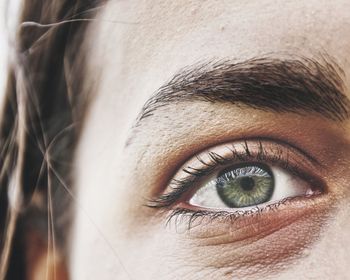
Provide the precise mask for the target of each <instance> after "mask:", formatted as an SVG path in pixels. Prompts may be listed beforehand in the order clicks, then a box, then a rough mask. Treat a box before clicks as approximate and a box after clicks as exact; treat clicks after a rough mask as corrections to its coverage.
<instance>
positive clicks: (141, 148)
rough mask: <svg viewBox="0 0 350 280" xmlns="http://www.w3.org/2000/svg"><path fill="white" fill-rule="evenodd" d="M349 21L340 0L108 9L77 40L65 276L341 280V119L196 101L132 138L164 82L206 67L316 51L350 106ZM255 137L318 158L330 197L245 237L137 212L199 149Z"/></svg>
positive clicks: (344, 206)
mask: <svg viewBox="0 0 350 280" xmlns="http://www.w3.org/2000/svg"><path fill="white" fill-rule="evenodd" d="M349 11H350V4H349V2H348V1H332V2H331V1H279V2H276V1H211V0H208V1H122V2H121V1H110V2H109V3H108V4H107V6H106V7H104V8H103V9H102V11H101V12H100V13H99V15H98V16H97V19H96V22H94V23H93V24H92V25H91V29H90V30H89V32H88V36H87V39H86V46H87V47H86V49H87V50H88V54H89V71H88V73H87V75H88V77H90V78H88V79H87V80H88V82H89V84H88V85H87V88H90V89H91V88H93V89H94V100H93V102H92V104H91V107H90V109H89V111H88V114H87V118H86V119H85V123H84V128H83V132H82V135H81V138H80V143H79V146H78V150H77V153H76V155H75V166H76V174H75V178H76V179H75V180H76V182H75V200H74V201H73V202H72V203H74V206H75V209H74V217H73V228H72V231H71V237H70V238H69V241H70V247H69V248H70V255H69V257H68V258H66V260H67V267H68V270H69V273H70V275H71V279H145V280H146V279H164V280H167V279H169V280H173V279H262V278H265V279H330V278H332V279H345V278H347V277H348V264H349V263H350V253H349V252H350V242H349V240H348V238H349V236H350V225H349V223H348V221H349V218H350V204H349V200H350V196H349V195H350V193H349V189H348V184H349V183H350V169H349V166H350V165H349V159H350V145H349V144H350V126H349V120H343V121H341V122H336V121H333V120H329V119H325V118H323V117H322V116H320V115H314V114H304V115H300V114H295V113H282V114H279V113H275V112H267V111H262V110H258V109H252V108H246V107H237V106H233V105H232V104H226V103H209V102H201V101H195V102H187V103H181V102H180V103H176V104H172V105H168V106H166V107H163V108H161V109H160V110H158V111H156V112H155V113H154V114H153V116H152V117H150V118H148V119H147V120H145V121H144V122H143V123H142V124H141V125H140V126H138V128H137V131H135V130H133V129H132V127H133V125H134V124H135V120H136V119H137V117H138V115H139V113H140V111H141V108H142V106H143V104H144V103H145V102H146V101H147V100H148V99H149V98H150V97H151V96H152V95H153V94H154V92H156V91H157V89H158V88H159V87H161V86H162V85H163V84H164V83H166V82H167V81H168V80H169V79H170V78H171V77H172V76H173V75H174V74H175V73H177V72H178V71H179V70H180V69H182V68H184V67H188V66H189V65H192V64H195V63H198V62H201V61H206V60H213V59H214V60H220V59H232V60H235V61H243V60H245V59H249V58H252V57H261V56H266V55H269V56H272V57H276V58H281V59H283V58H284V57H293V56H306V57H309V58H315V59H318V57H319V55H320V54H322V53H327V54H328V55H329V56H331V57H332V58H334V60H335V61H336V62H337V63H338V65H339V66H340V67H341V68H342V69H343V71H344V75H343V76H342V78H343V80H344V85H345V91H344V94H345V95H347V96H348V97H349V98H350V91H349V90H348V88H350V80H349V77H350V60H349V57H350V39H349V34H350V13H349ZM260 136H261V137H262V136H264V137H265V136H268V137H269V138H278V139H284V140H288V141H289V142H292V143H295V144H296V145H297V146H298V147H301V148H302V149H303V150H304V151H307V153H309V154H311V155H313V157H315V158H317V160H318V161H319V162H321V163H322V164H323V165H324V166H325V168H324V170H323V171H322V174H321V175H320V176H321V177H322V180H324V181H325V183H326V185H327V190H328V193H327V195H324V196H322V198H320V199H319V198H317V199H315V198H307V199H306V200H305V201H304V202H305V203H303V204H300V205H299V204H291V205H286V206H283V207H282V208H281V209H279V210H276V211H275V212H274V214H273V216H269V217H268V218H266V220H265V223H268V224H269V225H270V224H271V223H272V224H273V223H274V221H279V223H278V225H274V226H271V227H272V229H273V230H272V232H269V231H268V230H267V229H266V228H265V227H266V226H264V225H263V223H262V222H259V224H258V226H257V229H256V230H255V231H254V233H251V232H250V233H249V234H248V233H247V232H244V230H243V229H244V227H245V226H246V225H247V224H246V223H243V222H242V224H241V228H239V226H237V225H236V226H233V227H234V230H232V225H228V224H226V223H223V222H220V221H213V222H212V223H211V224H210V225H209V224H202V225H199V226H198V227H196V228H195V229H194V230H193V231H190V232H187V231H185V230H182V229H183V228H186V225H184V226H182V225H180V226H179V227H180V230H178V231H176V230H175V229H174V227H169V226H166V221H167V214H168V212H167V211H170V210H171V209H166V210H165V211H164V209H163V210H161V209H151V208H148V207H146V206H145V202H146V200H147V198H150V197H152V196H153V195H154V194H160V193H162V191H164V190H165V189H166V187H167V184H168V182H169V180H171V179H172V178H173V177H174V175H175V174H176V172H178V171H179V169H180V167H181V165H183V164H184V162H186V161H188V160H191V158H193V157H194V156H195V155H196V154H198V153H199V152H200V151H203V150H206V149H208V148H210V147H215V146H217V145H219V144H222V143H232V142H235V141H236V140H237V139H240V138H242V137H244V138H246V137H260ZM126 143H128V145H127V144H126ZM316 172H318V171H317V170H316ZM311 201H312V202H311ZM281 213H287V214H286V215H287V218H286V217H283V218H281V217H280V216H279V215H282V214H281ZM261 218H262V219H263V217H261ZM283 221H284V222H283ZM285 221H287V222H285ZM240 230H241V231H243V232H240ZM263 233H264V234H263ZM246 235H249V236H250V237H251V239H248V237H247V236H246ZM251 235H253V236H251ZM214 236H216V237H215V244H216V245H215V246H214V245H213V244H214ZM237 239H240V242H238V241H237ZM242 240H243V241H242Z"/></svg>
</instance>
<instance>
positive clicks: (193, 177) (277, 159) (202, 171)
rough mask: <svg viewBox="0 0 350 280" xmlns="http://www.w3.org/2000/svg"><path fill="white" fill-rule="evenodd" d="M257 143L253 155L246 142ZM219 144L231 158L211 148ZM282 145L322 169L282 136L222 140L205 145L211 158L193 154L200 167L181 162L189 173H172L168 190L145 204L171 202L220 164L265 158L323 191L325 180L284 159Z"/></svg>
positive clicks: (257, 160) (149, 205)
mask: <svg viewBox="0 0 350 280" xmlns="http://www.w3.org/2000/svg"><path fill="white" fill-rule="evenodd" d="M240 142H241V143H240ZM263 142H266V143H263ZM256 144H258V147H259V150H258V152H257V153H256V155H252V154H253V153H252V151H251V150H250V147H249V145H256ZM235 145H236V146H238V145H239V146H240V147H241V148H243V151H244V152H243V153H242V152H238V151H237V150H236V148H235ZM268 145H271V146H273V149H274V152H275V154H274V155H272V156H271V155H269V154H268V152H267V151H266V149H265V148H264V146H268ZM220 146H222V147H225V148H226V149H228V150H230V151H231V153H232V155H231V157H230V158H225V157H223V156H221V155H219V154H217V153H215V152H213V151H212V150H213V149H214V148H217V147H220ZM282 148H285V149H286V150H287V153H290V152H292V151H294V152H295V154H296V155H298V154H299V156H302V157H303V159H305V160H303V165H304V167H305V166H306V163H309V164H311V166H312V167H316V168H317V169H321V170H322V169H323V166H322V164H321V163H320V162H319V161H317V160H316V159H315V158H314V157H312V156H311V155H309V154H308V153H306V152H304V151H303V150H301V149H300V148H298V147H296V146H295V145H292V144H289V143H287V142H285V141H283V140H276V139H271V138H249V139H239V140H235V141H233V142H232V147H231V146H229V144H223V145H217V146H215V147H212V148H209V149H207V150H206V151H207V157H208V158H209V160H210V162H206V161H205V160H204V159H203V158H201V156H200V155H201V154H203V152H201V153H198V154H196V155H195V156H193V157H192V159H196V160H197V161H198V162H199V163H201V164H202V166H203V167H202V168H197V167H193V166H190V165H189V164H185V165H183V166H185V167H182V168H181V169H180V172H183V173H184V174H186V175H188V177H185V178H181V179H177V178H176V175H175V178H174V177H173V179H172V180H171V181H170V182H169V184H168V187H169V188H170V189H171V190H170V191H169V192H165V193H164V192H163V193H162V194H160V195H157V196H156V197H155V198H152V199H149V200H148V202H147V204H146V206H148V207H151V208H166V207H170V206H172V205H174V204H175V203H176V202H177V201H178V200H179V199H180V198H181V197H183V196H184V195H185V194H186V193H187V192H189V191H190V190H191V189H193V188H194V186H193V185H195V184H196V183H198V181H199V180H200V179H201V178H203V177H204V176H207V175H209V174H210V173H212V172H213V170H215V169H217V168H218V167H220V166H225V165H227V166H228V165H229V164H231V165H237V164H239V163H244V162H267V163H270V164H276V165H279V166H281V167H282V168H285V169H286V170H288V171H289V172H290V173H292V174H294V175H295V176H298V177H299V178H301V179H303V180H305V181H307V182H309V183H310V185H311V186H314V185H317V187H318V188H319V189H320V190H322V191H325V189H326V188H325V184H324V182H323V181H322V180H320V179H318V178H316V177H315V176H312V175H310V174H307V172H305V171H303V170H301V168H299V167H298V166H296V164H293V163H292V162H290V160H289V158H286V159H283V158H282V157H283V156H284V154H286V152H284V151H283V150H282ZM276 151H277V152H276ZM287 157H288V156H287ZM178 172H179V171H178ZM178 172H177V173H178ZM177 173H176V174H177Z"/></svg>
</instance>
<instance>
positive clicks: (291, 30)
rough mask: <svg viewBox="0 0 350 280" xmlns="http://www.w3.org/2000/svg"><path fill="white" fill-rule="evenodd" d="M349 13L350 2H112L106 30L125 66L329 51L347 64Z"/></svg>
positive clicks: (104, 24) (107, 39)
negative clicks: (121, 55) (130, 64)
mask: <svg viewBox="0 0 350 280" xmlns="http://www.w3.org/2000/svg"><path fill="white" fill-rule="evenodd" d="M349 11H350V3H349V2H348V1H332V2H330V1H315V0H312V1H283V2H282V1H281V2H276V1H213V0H208V1H160V0H156V1H110V2H109V3H108V4H107V7H106V8H105V10H104V12H103V13H102V14H101V15H100V19H102V21H101V23H100V26H102V30H100V31H102V32H101V35H102V36H106V37H104V38H103V39H104V40H102V42H103V44H104V45H105V44H106V43H107V44H108V42H109V43H111V44H112V45H113V50H114V54H116V52H118V51H122V54H123V56H124V61H128V62H129V61H130V62H134V63H142V64H144V63H147V64H148V63H150V64H152V63H158V64H159V63H160V62H161V64H163V65H165V67H164V68H166V69H169V66H171V69H172V68H178V67H179V66H183V65H186V64H188V63H193V62H195V61H198V60H201V59H205V58H208V57H217V58H222V57H230V58H239V59H244V58H250V57H252V56H258V55H261V54H267V53H275V52H278V53H283V52H286V53H292V54H300V55H308V56H310V55H316V54H318V53H320V52H324V51H326V52H328V53H329V54H330V55H331V56H333V57H335V58H336V59H337V58H338V57H339V60H340V62H341V64H345V65H342V66H348V63H349V62H348V59H347V57H348V54H350V47H349V39H348V37H349V36H348V35H349V32H350V13H349ZM100 42H101V41H100ZM104 49H105V50H106V47H105V48H104ZM345 54H347V55H345ZM174 60H175V61H174ZM175 64H176V65H175Z"/></svg>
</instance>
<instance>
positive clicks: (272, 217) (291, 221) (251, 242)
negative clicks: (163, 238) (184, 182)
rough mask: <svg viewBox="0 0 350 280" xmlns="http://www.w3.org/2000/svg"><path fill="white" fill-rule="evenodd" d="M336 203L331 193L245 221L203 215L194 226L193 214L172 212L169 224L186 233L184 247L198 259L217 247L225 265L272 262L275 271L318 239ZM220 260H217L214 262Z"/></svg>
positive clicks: (240, 266)
mask: <svg viewBox="0 0 350 280" xmlns="http://www.w3.org/2000/svg"><path fill="white" fill-rule="evenodd" d="M333 203H334V201H333V200H332V198H329V196H327V195H319V196H316V197H314V198H313V199H306V198H295V199H292V200H290V201H289V202H287V203H285V204H284V205H283V206H281V207H280V208H279V209H278V210H277V209H276V210H271V211H266V212H262V213H260V214H259V215H255V216H251V217H244V218H242V219H239V218H238V219H232V220H231V219H230V218H229V216H225V217H223V216H221V217H215V216H212V215H203V216H199V217H198V218H197V219H194V221H193V222H192V225H191V226H190V227H189V226H188V223H187V222H188V219H190V216H187V218H186V217H185V216H182V217H181V216H178V217H176V216H174V218H173V219H172V220H171V221H169V223H170V224H169V227H170V228H171V229H175V230H176V232H177V233H178V234H179V233H180V234H181V233H183V238H182V240H183V242H184V246H185V247H188V248H192V247H193V246H195V248H197V249H196V253H198V255H199V256H198V258H199V259H201V258H200V255H201V252H202V253H203V254H208V252H209V251H210V252H211V251H212V252H213V254H214V253H215V252H216V253H217V251H218V250H219V252H221V253H220V259H219V260H220V261H222V262H223V265H226V266H230V267H236V269H244V268H245V267H249V268H251V267H253V266H255V265H257V267H260V266H259V265H262V264H263V267H260V268H263V269H271V267H270V266H269V265H273V267H272V268H273V269H275V268H276V267H275V265H277V264H279V263H283V262H286V261H288V260H291V259H293V257H297V256H300V254H301V253H302V251H303V250H304V249H305V248H308V247H310V246H312V244H314V242H316V241H317V240H318V238H319V237H320V233H321V229H322V228H324V227H325V225H326V224H327V222H328V220H329V218H330V217H332V211H331V209H333V208H332V204H333ZM213 215H215V214H213ZM176 223H177V224H176ZM175 224H176V225H175ZM174 226H175V227H174ZM202 250H203V251H202ZM261 252H264V254H263V255H261V254H260V253H261ZM272 256H273V257H272ZM219 260H218V259H215V261H214V262H215V263H213V264H217V262H218V261H219ZM209 261H210V260H209ZM259 273H260V271H259Z"/></svg>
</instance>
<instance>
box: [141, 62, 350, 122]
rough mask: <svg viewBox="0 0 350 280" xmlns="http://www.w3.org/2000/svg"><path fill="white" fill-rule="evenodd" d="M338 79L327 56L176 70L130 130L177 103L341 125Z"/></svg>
mask: <svg viewBox="0 0 350 280" xmlns="http://www.w3.org/2000/svg"><path fill="white" fill-rule="evenodd" d="M343 75H344V72H343V70H342V69H341V68H340V67H339V66H338V65H337V64H336V63H335V62H334V61H333V60H332V59H330V58H329V57H328V56H322V57H321V58H320V59H318V60H316V59H310V58H306V57H299V58H297V59H277V58H269V57H263V58H253V59H249V60H246V61H243V62H237V63H234V62H232V61H228V60H227V61H219V62H209V63H203V64H198V65H195V66H192V67H189V68H186V69H183V70H181V71H180V72H179V73H178V74H176V75H175V76H174V77H173V78H172V79H171V80H170V81H169V82H168V83H166V84H165V85H164V86H162V87H161V88H160V89H159V90H158V91H157V92H156V93H155V94H154V95H153V96H152V97H151V98H150V99H149V100H148V101H147V102H146V104H145V105H144V107H143V109H142V111H141V113H140V115H139V117H138V119H137V122H136V126H138V125H139V124H140V122H142V121H143V120H144V119H146V118H148V117H150V116H152V115H153V114H154V113H155V111H156V110H157V109H159V108H160V107H164V106H167V105H171V104H173V103H177V102H182V101H206V102H229V103H232V104H243V105H246V106H248V107H251V108H255V109H259V110H264V111H273V112H278V113H283V112H293V113H299V114H317V115H320V116H322V117H325V118H328V119H331V120H334V121H343V120H345V119H347V118H348V117H349V108H350V105H349V104H350V103H349V100H348V99H347V97H346V96H345V94H344V89H345V87H344V82H343V79H342V77H341V76H343Z"/></svg>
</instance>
